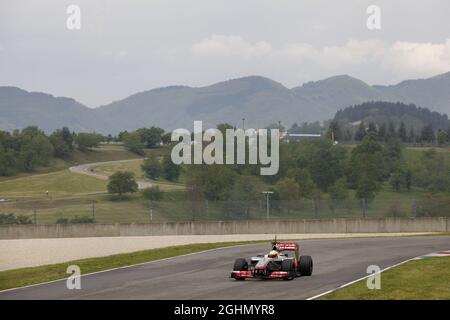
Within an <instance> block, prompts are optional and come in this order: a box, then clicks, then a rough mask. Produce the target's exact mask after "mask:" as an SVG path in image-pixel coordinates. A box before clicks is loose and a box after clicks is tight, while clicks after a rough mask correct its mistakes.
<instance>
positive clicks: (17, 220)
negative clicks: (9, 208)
mask: <svg viewBox="0 0 450 320" xmlns="http://www.w3.org/2000/svg"><path fill="white" fill-rule="evenodd" d="M31 223H33V221H32V220H31V218H30V217H28V216H24V215H18V216H17V217H16V215H15V214H14V213H3V214H0V224H31Z"/></svg>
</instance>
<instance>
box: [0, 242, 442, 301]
mask: <svg viewBox="0 0 450 320" xmlns="http://www.w3.org/2000/svg"><path fill="white" fill-rule="evenodd" d="M269 249H270V246H269V244H256V245H247V246H236V247H230V248H223V249H219V250H213V251H209V252H203V253H198V254H192V255H187V256H180V257H175V258H172V259H169V260H162V261H156V262H152V263H146V264H143V265H138V266H132V267H127V268H123V269H118V270H112V271H107V272H102V273H97V274H92V275H86V276H84V277H82V278H81V290H68V289H67V288H66V281H65V280H62V281H56V282H52V283H48V284H43V285H38V286H33V287H28V288H23V289H16V290H11V291H5V292H3V293H0V299H306V298H309V297H312V296H315V295H317V294H320V293H323V292H325V291H328V290H330V289H333V288H336V287H338V286H340V285H342V284H344V283H347V282H350V281H353V280H355V279H358V278H360V277H363V276H365V275H367V274H366V269H367V266H369V265H378V266H380V268H382V269H383V268H386V267H388V266H391V265H394V264H397V263H399V262H402V261H404V260H407V259H410V258H413V257H416V256H419V255H423V254H427V253H430V252H434V251H439V250H448V249H450V237H437V236H436V237H434V236H429V237H400V238H371V239H367V238H359V239H336V240H331V239H327V240H303V241H300V249H301V250H302V252H303V254H308V255H311V256H312V257H313V259H314V272H313V275H312V276H311V277H300V278H296V279H294V280H293V281H279V280H268V281H261V280H247V281H236V280H234V279H230V278H229V273H230V270H231V268H232V266H233V262H234V259H235V258H239V257H248V256H251V255H254V254H257V253H264V252H267V251H268V250H269ZM382 281H383V280H382Z"/></svg>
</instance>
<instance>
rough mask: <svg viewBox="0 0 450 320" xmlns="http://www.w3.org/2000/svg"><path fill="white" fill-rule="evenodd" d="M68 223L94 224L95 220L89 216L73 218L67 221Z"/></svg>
mask: <svg viewBox="0 0 450 320" xmlns="http://www.w3.org/2000/svg"><path fill="white" fill-rule="evenodd" d="M58 220H59V219H58ZM69 223H95V219H94V218H92V217H89V216H81V217H79V216H75V217H74V218H72V219H70V220H69Z"/></svg>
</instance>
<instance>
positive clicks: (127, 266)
mask: <svg viewBox="0 0 450 320" xmlns="http://www.w3.org/2000/svg"><path fill="white" fill-rule="evenodd" d="M257 244H259V243H248V244H239V245H235V246H233V245H230V246H226V247H220V248H214V249H208V250H203V251H198V252H191V253H186V254H181V255H177V256H173V257H169V258H164V259H157V260H152V261H147V262H140V263H135V264H130V265H126V266H123V267H117V268H112V269H106V270H101V271H96V272H91V273H86V274H82V275H80V278H81V277H86V276H90V275H93V274H99V273H104V272H110V271H115V270H120V269H125V268H131V267H136V266H141V265H144V264H150V263H154V262H159V261H165V260H171V259H175V258H179V257H186V256H191V255H194V254H200V253H206V252H211V251H217V250H222V249H227V248H235V247H244V246H252V245H257ZM102 258H103V257H102ZM62 263H66V262H62ZM69 276H70V275H69ZM66 280H67V278H61V279H57V280H51V281H47V282H41V283H35V284H30V285H27V286H23V287H16V288H10V289H5V290H0V300H1V294H2V293H3V292H8V291H13V290H20V289H26V288H31V287H36V286H41V285H45V284H49V283H54V282H59V281H66Z"/></svg>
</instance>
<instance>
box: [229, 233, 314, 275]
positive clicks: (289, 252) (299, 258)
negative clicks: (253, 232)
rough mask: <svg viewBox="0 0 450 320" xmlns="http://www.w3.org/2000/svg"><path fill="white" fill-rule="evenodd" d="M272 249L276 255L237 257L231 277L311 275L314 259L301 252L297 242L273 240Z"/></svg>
mask: <svg viewBox="0 0 450 320" xmlns="http://www.w3.org/2000/svg"><path fill="white" fill-rule="evenodd" d="M272 250H275V251H276V252H277V254H276V256H273V255H270V254H266V255H263V254H259V255H256V256H254V257H251V258H250V259H244V258H240V259H236V261H235V262H234V267H233V271H232V272H231V278H234V279H236V280H245V279H247V278H258V279H283V280H292V279H294V278H295V277H299V276H310V275H311V274H312V271H313V261H312V258H311V257H310V256H304V255H300V254H299V245H298V243H295V242H276V240H275V241H274V242H272Z"/></svg>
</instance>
